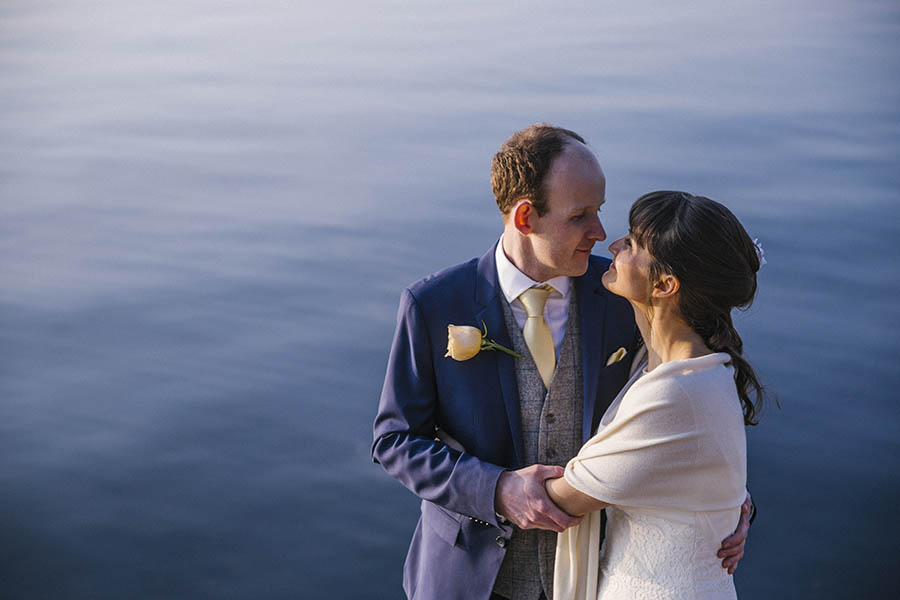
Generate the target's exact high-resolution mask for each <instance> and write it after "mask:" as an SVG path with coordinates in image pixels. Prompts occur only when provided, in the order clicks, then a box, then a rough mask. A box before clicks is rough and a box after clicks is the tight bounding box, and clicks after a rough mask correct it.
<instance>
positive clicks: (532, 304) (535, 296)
mask: <svg viewBox="0 0 900 600" xmlns="http://www.w3.org/2000/svg"><path fill="white" fill-rule="evenodd" d="M551 291H553V288H552V287H550V286H549V285H546V284H545V285H542V286H538V287H533V288H529V289H527V290H525V291H524V292H522V293H521V294H519V300H521V302H522V306H524V307H525V312H526V313H527V314H528V318H527V319H525V327H524V328H523V329H522V336H523V337H524V338H525V343H526V344H528V350H529V351H530V352H531V358H533V359H534V364H536V365H537V368H538V373H540V374H541V379H543V380H544V386H545V387H546V388H548V389H549V388H550V380H551V379H553V371H554V370H555V369H556V350H555V348H554V347H553V334H551V333H550V327H549V326H548V325H547V320H546V319H544V305H545V304H546V303H547V296H549V295H550V292H551Z"/></svg>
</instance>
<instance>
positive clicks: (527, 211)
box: [512, 200, 536, 235]
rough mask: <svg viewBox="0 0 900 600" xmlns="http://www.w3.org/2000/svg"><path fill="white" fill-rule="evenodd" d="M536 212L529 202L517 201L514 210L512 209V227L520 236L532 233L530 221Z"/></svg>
mask: <svg viewBox="0 0 900 600" xmlns="http://www.w3.org/2000/svg"><path fill="white" fill-rule="evenodd" d="M535 214H536V211H535V209H534V204H532V203H531V201H530V200H519V202H518V204H516V206H515V208H513V215H512V216H513V225H514V226H515V228H516V230H517V231H518V232H519V233H521V234H522V235H528V234H529V233H531V232H532V224H531V220H532V219H533V218H534V215H535Z"/></svg>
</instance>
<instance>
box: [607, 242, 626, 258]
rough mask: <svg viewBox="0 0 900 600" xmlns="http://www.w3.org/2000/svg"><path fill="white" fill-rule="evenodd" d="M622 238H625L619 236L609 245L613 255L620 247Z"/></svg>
mask: <svg viewBox="0 0 900 600" xmlns="http://www.w3.org/2000/svg"><path fill="white" fill-rule="evenodd" d="M624 239H625V238H619V239H617V240H616V241H614V242H613V243H612V244H610V245H609V251H610V252H612V253H613V255H614V256H615V255H616V254H618V253H619V250H621V249H622V240H624Z"/></svg>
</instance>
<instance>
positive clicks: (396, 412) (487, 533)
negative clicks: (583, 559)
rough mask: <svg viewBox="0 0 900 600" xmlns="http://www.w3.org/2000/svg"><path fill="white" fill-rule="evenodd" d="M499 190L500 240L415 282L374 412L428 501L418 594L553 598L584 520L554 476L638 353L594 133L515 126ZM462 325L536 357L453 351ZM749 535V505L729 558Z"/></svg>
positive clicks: (380, 444) (394, 470)
mask: <svg viewBox="0 0 900 600" xmlns="http://www.w3.org/2000/svg"><path fill="white" fill-rule="evenodd" d="M491 187H492V188H493V192H494V196H495V198H496V200H497V205H498V207H499V208H500V212H501V213H502V216H503V235H502V237H501V238H500V240H499V241H498V242H497V244H496V245H495V246H494V247H493V248H491V249H490V250H489V251H488V252H487V253H486V254H485V255H484V256H482V257H481V258H479V259H473V260H471V261H469V262H467V263H463V264H460V265H456V266H453V267H450V268H448V269H445V270H443V271H440V272H439V273H435V274H433V275H431V276H429V277H426V278H425V279H423V280H421V281H419V282H417V283H414V284H413V285H411V286H410V287H409V288H407V289H406V290H404V292H403V295H402V297H401V300H400V309H399V313H398V324H397V330H396V333H395V336H394V342H393V346H392V348H391V353H390V359H389V362H388V368H387V374H386V376H385V382H384V388H383V390H382V395H381V402H380V405H379V409H378V415H377V416H376V418H375V425H374V437H375V443H374V446H373V449H372V455H373V457H374V459H375V460H376V461H377V462H379V463H381V465H382V466H383V467H384V469H385V470H386V471H387V472H388V473H389V474H391V475H392V476H393V477H395V478H397V479H398V480H399V481H400V482H401V483H403V484H404V485H405V486H406V487H408V488H409V489H410V490H412V492H413V493H414V494H416V495H417V496H419V497H420V498H422V507H421V510H422V515H421V517H420V519H419V523H418V525H417V527H416V530H415V533H414V534H413V539H412V542H411V544H410V548H409V553H408V555H407V559H406V564H405V568H404V574H403V589H404V590H405V591H406V594H407V596H409V597H410V598H413V599H435V600H450V599H456V598H460V599H463V598H465V599H476V600H478V599H481V600H488V599H498V598H508V599H513V600H519V599H524V600H538V599H540V598H547V599H550V598H552V597H553V561H554V556H555V549H556V533H557V532H561V531H563V530H564V529H566V528H568V527H570V526H572V525H574V524H576V523H577V522H578V520H577V519H575V518H573V517H571V516H569V515H567V514H566V513H564V512H563V511H561V510H560V509H559V508H558V507H556V506H555V505H554V504H553V502H552V501H551V500H550V499H549V497H548V496H547V493H546V491H545V489H544V480H546V479H548V478H553V477H560V476H562V474H563V468H562V467H563V465H565V464H566V462H568V460H569V459H571V458H572V457H573V456H574V455H575V454H576V453H577V452H578V449H579V448H580V447H581V445H582V443H583V442H584V441H586V440H587V439H588V438H589V437H590V436H591V433H592V432H593V431H594V430H596V428H597V425H598V423H599V420H600V417H602V416H603V413H604V411H605V410H606V408H607V407H608V406H609V404H610V402H611V401H612V400H613V399H614V398H615V396H616V394H617V393H618V391H619V389H620V388H621V387H622V386H623V385H624V384H625V382H626V381H627V379H628V376H629V371H630V365H631V359H632V357H633V356H634V354H635V351H636V349H637V342H638V340H637V329H636V327H635V324H634V316H633V313H632V309H631V307H630V305H629V304H628V303H627V302H626V301H625V300H624V299H622V298H619V297H618V296H615V295H613V294H611V293H609V292H608V291H607V290H606V289H605V288H604V287H603V285H602V284H601V282H600V278H601V275H602V274H603V273H604V272H605V271H606V270H607V268H608V266H609V262H610V261H609V260H607V259H604V258H599V257H596V256H592V255H591V249H592V247H593V245H594V243H595V242H599V241H603V240H604V239H606V232H605V231H604V230H603V225H602V224H601V223H600V219H599V216H598V212H599V211H600V207H601V206H602V205H603V203H604V202H605V190H606V180H605V178H604V175H603V171H602V170H601V168H600V165H599V164H598V162H597V159H596V158H595V157H594V155H593V153H592V152H591V151H590V150H589V149H588V148H587V146H586V145H585V142H584V140H583V139H582V138H581V136H579V135H578V134H576V133H574V132H572V131H569V130H566V129H562V128H558V127H553V126H550V125H546V124H536V125H532V126H531V127H528V128H526V129H524V130H522V131H519V132H517V133H515V134H514V135H513V136H512V137H511V138H510V139H509V140H507V141H506V142H505V143H504V144H503V146H502V147H501V148H500V151H499V152H497V154H496V155H495V156H494V160H493V164H492V166H491ZM450 324H455V325H470V326H473V327H477V328H479V329H482V328H483V327H484V328H486V330H487V336H486V337H488V338H490V339H492V340H493V341H494V342H496V343H498V344H501V345H503V346H505V347H507V348H510V349H512V350H514V351H516V352H518V353H519V354H520V355H522V356H523V358H519V359H517V358H514V357H513V356H510V355H508V354H506V353H503V352H499V351H489V350H482V351H481V352H479V353H478V354H477V355H475V356H474V357H473V358H470V359H468V360H465V361H456V360H453V359H452V358H445V356H444V355H445V352H446V346H447V342H446V340H447V326H448V325H450ZM623 358H624V359H623ZM463 448H464V449H465V450H463ZM745 538H746V518H745V517H743V515H742V522H741V526H740V527H739V529H738V533H737V534H736V535H734V536H732V537H731V538H728V540H726V543H727V545H728V548H727V549H726V546H725V545H723V551H725V554H723V553H721V552H720V556H723V557H724V556H725V555H726V554H727V555H728V556H727V558H726V561H725V566H727V567H729V568H733V566H734V565H736V564H737V560H739V559H740V556H741V555H742V554H743V544H744V539H745Z"/></svg>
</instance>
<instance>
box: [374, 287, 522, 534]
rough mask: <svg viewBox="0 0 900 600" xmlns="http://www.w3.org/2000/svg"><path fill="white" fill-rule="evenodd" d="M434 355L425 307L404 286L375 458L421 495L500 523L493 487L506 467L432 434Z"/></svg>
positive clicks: (376, 428)
mask: <svg viewBox="0 0 900 600" xmlns="http://www.w3.org/2000/svg"><path fill="white" fill-rule="evenodd" d="M434 356H435V354H434V349H433V348H432V343H431V340H430V339H429V335H428V329H427V327H426V324H425V320H424V318H423V315H422V311H421V309H420V307H419V306H418V304H417V302H416V298H415V297H414V296H413V294H412V292H410V291H409V290H408V289H407V290H404V292H403V295H402V297H401V299H400V309H399V312H398V316H397V330H396V332H395V334H394V341H393V344H392V346H391V354H390V358H389V359H388V367H387V374H386V375H385V380H384V387H383V389H382V392H381V402H380V403H379V407H378V414H377V416H376V417H375V425H374V438H375V442H374V444H373V446H372V457H373V459H374V460H375V462H378V463H380V464H381V465H382V467H384V469H385V471H387V472H388V473H389V474H390V475H391V476H392V477H394V478H395V479H397V480H398V481H400V483H402V484H403V485H405V486H406V487H407V488H409V489H410V490H411V491H412V492H413V493H414V494H416V495H417V496H419V497H420V498H422V499H424V500H428V501H431V502H434V503H435V504H438V505H439V506H442V507H444V508H446V509H449V510H452V511H454V512H457V513H461V514H464V515H468V516H470V517H474V518H477V519H481V520H483V521H486V522H488V523H492V524H496V523H497V518H496V515H495V512H494V491H495V489H496V486H497V480H498V479H499V477H500V474H501V473H502V472H503V471H504V469H503V468H502V467H500V466H498V465H494V464H491V463H488V462H484V461H482V460H479V459H478V458H476V457H474V456H472V455H471V454H468V453H465V452H458V451H456V450H454V449H453V448H451V447H449V446H447V445H446V444H444V443H443V442H441V441H437V440H435V439H434V431H435V422H436V418H437V412H438V403H439V398H438V392H437V385H436V382H435V371H434V362H433V360H434V359H433V357H434Z"/></svg>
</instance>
